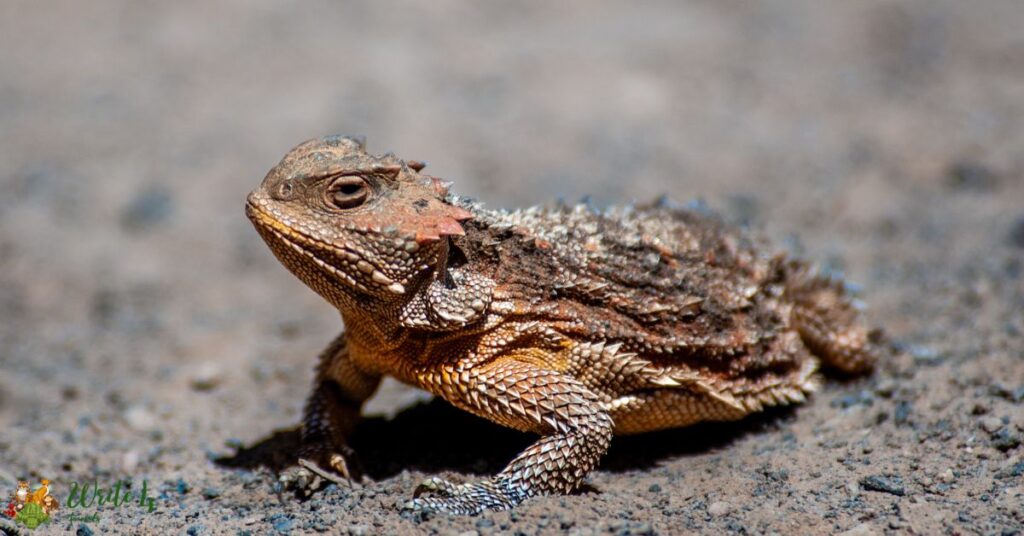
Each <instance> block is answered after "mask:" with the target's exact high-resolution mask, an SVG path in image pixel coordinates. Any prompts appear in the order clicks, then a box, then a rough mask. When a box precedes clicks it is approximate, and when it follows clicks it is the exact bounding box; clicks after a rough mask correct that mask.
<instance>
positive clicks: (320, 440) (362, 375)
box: [281, 333, 380, 495]
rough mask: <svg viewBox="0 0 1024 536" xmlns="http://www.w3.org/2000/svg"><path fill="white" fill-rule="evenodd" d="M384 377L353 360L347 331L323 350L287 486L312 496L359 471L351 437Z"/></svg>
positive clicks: (284, 476) (285, 479)
mask: <svg viewBox="0 0 1024 536" xmlns="http://www.w3.org/2000/svg"><path fill="white" fill-rule="evenodd" d="M379 384H380V376H377V375H373V374H368V373H366V372H364V371H362V370H360V369H359V368H358V367H356V365H355V364H354V363H353V362H352V360H351V359H350V358H349V353H348V345H347V343H346V338H345V334H344V333H342V334H341V335H339V336H338V337H337V338H336V339H334V341H333V342H331V344H330V345H329V346H328V347H327V348H326V349H325V350H324V351H323V352H322V353H321V354H320V359H319V365H318V367H317V375H316V380H315V385H314V388H313V393H312V395H310V397H309V399H308V400H307V402H306V408H305V411H304V412H303V418H302V429H301V432H300V434H301V444H300V447H299V450H298V452H297V457H298V461H297V464H296V466H294V467H292V468H290V469H288V470H286V471H284V472H283V473H282V474H281V482H282V484H284V486H285V488H286V489H295V490H296V491H298V492H299V493H301V494H304V495H309V494H311V493H312V492H314V491H316V490H317V489H319V488H320V487H321V485H322V484H323V482H324V481H325V480H327V481H331V482H336V483H340V482H344V481H345V480H348V479H352V478H353V477H355V476H358V475H355V474H354V471H353V469H354V467H353V464H354V452H353V451H352V449H351V448H350V447H349V446H348V436H349V435H350V434H351V433H352V430H353V429H354V428H355V425H356V424H357V423H358V422H359V412H360V410H361V409H362V405H363V402H364V401H366V399H368V398H370V396H371V395H373V392H374V391H376V390H377V386H378V385H379Z"/></svg>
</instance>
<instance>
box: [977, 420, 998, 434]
mask: <svg viewBox="0 0 1024 536" xmlns="http://www.w3.org/2000/svg"><path fill="white" fill-rule="evenodd" d="M978 426H980V427H981V429H982V430H984V431H986V432H988V433H990V434H994V433H996V431H998V430H999V429H1000V428H1002V427H1003V421H1002V420H1001V419H999V418H998V417H984V418H982V419H981V420H979V421H978Z"/></svg>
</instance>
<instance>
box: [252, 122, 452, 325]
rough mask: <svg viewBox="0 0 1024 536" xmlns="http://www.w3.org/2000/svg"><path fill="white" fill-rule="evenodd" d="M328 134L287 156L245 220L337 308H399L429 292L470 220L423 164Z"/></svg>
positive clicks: (273, 171) (265, 181) (254, 198)
mask: <svg viewBox="0 0 1024 536" xmlns="http://www.w3.org/2000/svg"><path fill="white" fill-rule="evenodd" d="M364 143H365V142H364V141H363V140H361V139H357V138H348V137H341V136H329V137H325V138H321V139H314V140H309V141H307V142H305V143H302V144H300V145H299V146H298V147H295V148H294V149H292V150H291V151H290V152H289V153H288V154H287V155H285V157H284V158H283V159H282V160H281V162H280V163H279V164H277V166H275V167H274V168H273V169H271V170H270V172H269V173H268V174H267V176H266V178H264V179H263V183H262V184H261V185H260V186H259V187H258V188H257V189H256V190H254V191H253V192H252V193H250V194H249V197H248V202H247V203H246V214H247V215H248V216H249V219H250V220H252V222H253V224H254V225H255V226H256V229H257V230H258V231H259V233H260V235H261V236H262V237H263V239H264V240H265V241H266V242H267V244H268V245H269V246H270V249H271V250H273V252H274V254H275V255H276V256H277V258H278V259H279V260H280V261H281V262H282V263H283V264H284V265H285V266H286V267H287V268H288V269H289V270H290V271H291V272H292V273H294V274H295V275H296V276H297V277H298V278H299V279H301V280H302V281H303V282H304V283H305V284H306V285H308V286H309V287H310V288H312V289H313V290H315V291H316V292H317V293H319V294H320V295H321V296H323V297H324V298H325V299H327V300H328V301H330V302H331V303H332V304H333V305H335V306H336V307H338V308H339V309H342V310H343V312H344V309H345V308H346V307H351V306H353V305H354V306H358V307H367V306H369V305H371V304H372V303H381V302H391V303H399V302H402V301H406V300H408V299H409V296H410V295H412V294H414V293H416V291H417V290H418V287H420V286H425V285H427V284H429V282H428V281H427V279H428V277H427V274H429V273H430V272H431V268H433V267H435V266H438V265H439V264H443V262H444V261H443V259H442V257H444V256H447V255H448V250H447V249H448V248H447V246H448V237H449V236H453V235H454V236H458V235H462V234H464V232H465V231H464V230H463V228H462V225H461V224H460V223H459V222H460V221H464V220H467V219H469V218H471V216H472V214H471V213H470V212H469V211H467V210H465V209H463V208H460V207H457V206H454V205H451V204H448V203H447V202H445V196H446V195H447V185H446V184H445V183H442V182H441V181H440V180H438V179H436V178H434V177H430V176H428V175H422V174H420V173H419V172H420V170H422V168H423V164H421V163H419V162H413V161H409V162H406V161H402V160H400V159H398V158H396V157H395V156H394V155H392V154H390V153H389V154H386V155H383V156H374V155H370V154H367V152H366V149H365V145H364Z"/></svg>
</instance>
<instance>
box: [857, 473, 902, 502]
mask: <svg viewBox="0 0 1024 536" xmlns="http://www.w3.org/2000/svg"><path fill="white" fill-rule="evenodd" d="M860 487H862V488H864V489H865V490H868V491H880V492H882V493H889V494H892V495H897V496H899V497H902V496H904V495H906V494H907V490H906V489H905V488H904V487H903V482H902V481H901V480H900V479H899V478H898V477H890V476H884V475H871V476H866V477H864V478H862V479H860Z"/></svg>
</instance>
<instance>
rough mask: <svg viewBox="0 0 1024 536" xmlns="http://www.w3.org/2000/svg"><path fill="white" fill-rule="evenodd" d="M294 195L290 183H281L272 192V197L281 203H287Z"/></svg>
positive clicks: (293, 189)
mask: <svg viewBox="0 0 1024 536" xmlns="http://www.w3.org/2000/svg"><path fill="white" fill-rule="evenodd" d="M294 194H295V187H294V186H292V183H291V181H285V182H282V183H281V184H279V185H278V186H277V188H276V189H275V190H274V197H276V198H277V199H280V200H282V201H287V200H289V199H291V198H292V195H294Z"/></svg>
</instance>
